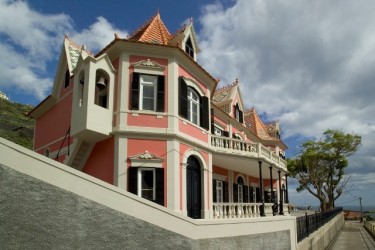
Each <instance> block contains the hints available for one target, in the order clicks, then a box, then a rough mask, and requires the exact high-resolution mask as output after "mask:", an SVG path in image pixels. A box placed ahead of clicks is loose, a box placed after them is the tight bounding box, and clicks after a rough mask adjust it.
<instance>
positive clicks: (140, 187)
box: [137, 168, 156, 200]
mask: <svg viewBox="0 0 375 250" xmlns="http://www.w3.org/2000/svg"><path fill="white" fill-rule="evenodd" d="M143 171H151V172H152V175H153V187H152V191H153V192H152V200H155V199H156V173H155V168H138V173H137V178H138V181H137V183H138V187H137V194H138V196H139V197H142V198H144V197H143V196H142V190H143V189H142V172H143ZM145 199H146V198H145Z"/></svg>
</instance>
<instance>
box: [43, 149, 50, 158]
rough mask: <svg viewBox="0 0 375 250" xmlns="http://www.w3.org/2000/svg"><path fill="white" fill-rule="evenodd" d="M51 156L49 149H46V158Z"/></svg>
mask: <svg viewBox="0 0 375 250" xmlns="http://www.w3.org/2000/svg"><path fill="white" fill-rule="evenodd" d="M49 154H50V152H49V148H46V149H45V150H44V156H46V157H49Z"/></svg>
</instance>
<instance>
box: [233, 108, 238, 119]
mask: <svg viewBox="0 0 375 250" xmlns="http://www.w3.org/2000/svg"><path fill="white" fill-rule="evenodd" d="M233 117H234V118H237V116H236V105H233Z"/></svg>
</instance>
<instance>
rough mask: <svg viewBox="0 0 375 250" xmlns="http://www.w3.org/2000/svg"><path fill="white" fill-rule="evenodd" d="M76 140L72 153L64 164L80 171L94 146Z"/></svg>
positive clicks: (93, 144)
mask: <svg viewBox="0 0 375 250" xmlns="http://www.w3.org/2000/svg"><path fill="white" fill-rule="evenodd" d="M76 140H77V141H74V142H73V150H72V151H73V152H72V154H71V155H70V156H69V158H67V161H66V162H65V164H67V165H68V166H71V167H72V168H75V169H77V170H82V168H83V166H84V165H85V163H86V161H87V159H88V157H89V156H90V153H91V151H92V150H93V148H94V146H95V143H90V142H86V141H84V140H79V139H76Z"/></svg>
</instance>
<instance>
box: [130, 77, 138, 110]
mask: <svg viewBox="0 0 375 250" xmlns="http://www.w3.org/2000/svg"><path fill="white" fill-rule="evenodd" d="M139 77H140V74H139V73H135V72H134V73H133V78H132V90H131V95H130V102H131V103H130V109H132V110H138V109H139Z"/></svg>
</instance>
